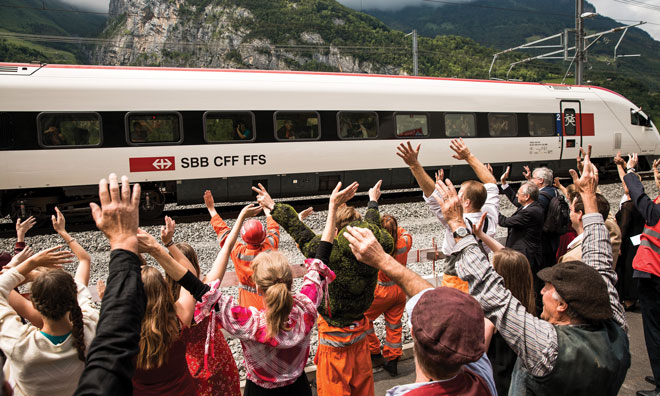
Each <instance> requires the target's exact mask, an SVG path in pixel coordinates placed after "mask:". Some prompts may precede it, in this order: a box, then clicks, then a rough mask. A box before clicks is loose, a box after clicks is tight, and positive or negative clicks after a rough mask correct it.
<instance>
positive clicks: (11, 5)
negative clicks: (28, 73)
mask: <svg viewBox="0 0 660 396" xmlns="http://www.w3.org/2000/svg"><path fill="white" fill-rule="evenodd" d="M80 11H81V10H80V9H78V8H75V7H73V6H71V5H69V4H66V3H63V2H61V1H58V0H2V1H1V4H0V34H2V33H7V32H10V33H21V34H31V35H47V36H67V37H96V36H98V35H99V34H100V33H101V31H102V30H103V27H104V25H105V22H106V20H107V16H105V15H97V14H93V13H87V12H80ZM0 60H2V61H4V62H31V61H40V62H47V63H85V62H86V61H87V59H86V58H85V56H84V52H83V48H82V47H81V46H80V45H77V44H70V43H59V42H54V41H30V40H27V39H24V38H16V37H12V36H1V35H0Z"/></svg>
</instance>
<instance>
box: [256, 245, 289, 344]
mask: <svg viewBox="0 0 660 396" xmlns="http://www.w3.org/2000/svg"><path fill="white" fill-rule="evenodd" d="M252 271H253V274H252V277H253V279H254V283H255V284H256V285H257V287H258V288H259V290H261V291H262V292H263V294H264V303H265V306H266V326H267V334H268V337H271V338H272V337H275V336H276V335H277V334H278V333H279V332H280V331H281V330H284V331H288V330H291V328H290V327H287V325H286V324H287V322H288V321H289V314H290V313H291V310H292V309H293V296H292V295H291V285H292V284H293V275H292V274H291V269H290V268H289V262H288V261H287V259H286V257H285V256H284V255H283V254H282V253H280V252H277V251H274V252H263V253H259V255H258V256H257V257H256V258H255V259H254V261H253V262H252Z"/></svg>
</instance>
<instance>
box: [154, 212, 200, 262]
mask: <svg viewBox="0 0 660 396" xmlns="http://www.w3.org/2000/svg"><path fill="white" fill-rule="evenodd" d="M175 229H176V222H175V221H174V220H172V218H171V217H169V216H165V225H164V226H161V227H160V240H161V241H162V242H163V244H164V245H165V247H166V248H167V250H168V252H169V253H170V255H171V256H172V258H173V259H175V260H176V261H177V262H178V263H179V264H181V265H183V266H184V267H186V269H187V270H189V271H190V272H192V273H195V272H196V269H195V266H194V265H192V263H191V262H190V260H188V257H186V255H185V254H183V252H181V250H179V248H178V247H177V246H176V244H175V243H174V230H175Z"/></svg>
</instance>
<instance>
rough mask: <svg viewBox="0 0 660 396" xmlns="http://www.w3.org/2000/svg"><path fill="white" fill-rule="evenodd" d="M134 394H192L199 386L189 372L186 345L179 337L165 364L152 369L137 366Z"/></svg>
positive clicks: (195, 393) (186, 395) (171, 348)
mask: <svg viewBox="0 0 660 396" xmlns="http://www.w3.org/2000/svg"><path fill="white" fill-rule="evenodd" d="M133 395H134V396H191V395H197V388H196V387H195V383H194V382H193V378H192V376H191V375H190V372H188V364H187V363H186V345H185V344H184V342H183V340H182V337H179V339H177V340H176V341H174V343H172V346H171V347H170V350H169V351H168V356H167V362H166V363H165V365H163V366H161V367H158V368H155V369H151V370H141V369H138V368H136V369H135V374H134V375H133Z"/></svg>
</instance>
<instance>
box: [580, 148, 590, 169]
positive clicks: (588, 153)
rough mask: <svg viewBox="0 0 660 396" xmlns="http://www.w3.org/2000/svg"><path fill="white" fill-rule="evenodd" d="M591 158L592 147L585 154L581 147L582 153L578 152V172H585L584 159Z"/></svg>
mask: <svg viewBox="0 0 660 396" xmlns="http://www.w3.org/2000/svg"><path fill="white" fill-rule="evenodd" d="M586 156H589V158H591V145H588V146H587V152H586V153H585V152H584V149H583V148H582V147H580V152H578V156H577V170H578V172H579V173H582V172H583V170H584V161H583V160H582V158H583V157H586Z"/></svg>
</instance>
